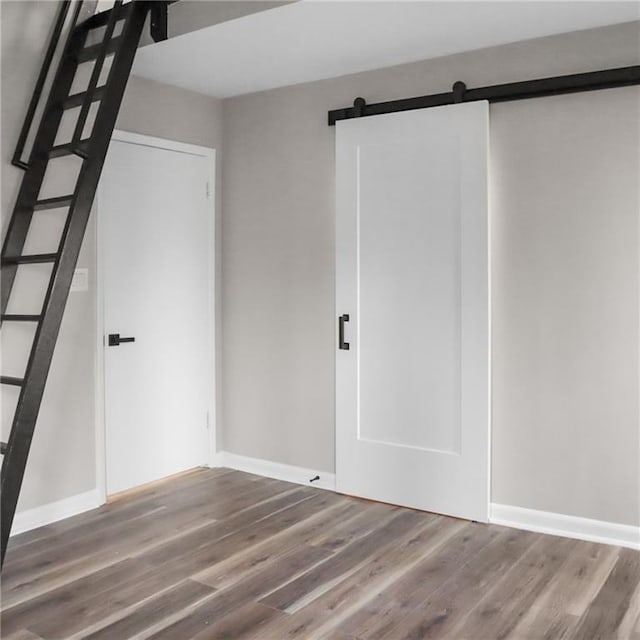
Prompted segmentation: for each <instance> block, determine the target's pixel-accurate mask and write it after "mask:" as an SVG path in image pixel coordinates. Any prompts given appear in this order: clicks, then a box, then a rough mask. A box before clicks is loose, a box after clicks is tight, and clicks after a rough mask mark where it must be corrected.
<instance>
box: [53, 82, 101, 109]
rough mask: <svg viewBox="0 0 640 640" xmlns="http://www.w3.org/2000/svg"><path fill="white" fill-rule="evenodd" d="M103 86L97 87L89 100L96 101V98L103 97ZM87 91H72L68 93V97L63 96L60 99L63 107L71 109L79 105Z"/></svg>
mask: <svg viewBox="0 0 640 640" xmlns="http://www.w3.org/2000/svg"><path fill="white" fill-rule="evenodd" d="M104 93H105V88H104V86H102V87H98V88H97V89H96V90H95V91H94V92H93V95H92V96H91V102H97V101H98V100H102V98H103V97H104ZM86 97H87V92H86V91H81V92H80V93H74V94H72V95H70V96H69V97H68V98H65V99H64V100H63V101H62V103H61V104H62V108H63V109H73V108H74V107H79V106H80V105H81V104H82V103H83V102H84V101H85V99H86Z"/></svg>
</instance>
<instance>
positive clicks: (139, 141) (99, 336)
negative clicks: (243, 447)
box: [93, 129, 218, 504]
mask: <svg viewBox="0 0 640 640" xmlns="http://www.w3.org/2000/svg"><path fill="white" fill-rule="evenodd" d="M111 139H112V140H115V141H117V142H125V143H129V144H135V145H140V146H145V147H155V148H157V149H167V150H170V151H177V152H179V153H188V154H191V155H197V156H202V157H204V158H206V160H207V161H208V165H209V171H208V185H209V186H208V199H209V201H210V203H211V204H210V207H211V208H210V213H211V215H210V218H209V259H208V262H209V274H208V275H209V278H208V279H209V287H208V290H209V304H208V309H209V321H208V334H209V343H208V345H207V351H208V353H209V354H210V357H209V376H210V378H209V379H210V383H209V394H208V399H207V405H208V416H209V419H208V426H209V450H208V455H207V461H208V464H209V465H210V466H216V452H217V437H216V423H217V420H216V417H217V416H216V362H217V358H218V355H217V349H216V333H215V332H216V314H215V312H216V308H215V301H216V286H215V283H216V278H215V275H216V274H215V247H216V237H215V229H216V198H215V184H216V150H215V149H213V148H210V147H201V146H198V145H193V144H187V143H184V142H177V141H175V140H166V139H164V138H155V137H152V136H146V135H141V134H138V133H130V132H128V131H120V130H117V129H115V130H114V132H113V135H112V136H111ZM101 189H102V182H101V183H100V184H99V185H98V190H97V192H96V198H95V202H94V207H93V214H94V215H95V216H96V218H95V219H96V226H95V228H96V231H95V233H96V345H95V349H96V360H95V361H96V371H95V385H96V386H95V408H96V409H95V438H96V487H97V490H98V494H99V496H100V503H101V504H103V503H104V502H106V500H107V465H106V429H107V424H106V419H105V370H104V367H105V358H104V330H105V323H104V275H105V273H104V271H105V264H104V246H103V242H104V231H103V230H104V227H103V220H102V218H101V215H100V197H101V195H102V192H101Z"/></svg>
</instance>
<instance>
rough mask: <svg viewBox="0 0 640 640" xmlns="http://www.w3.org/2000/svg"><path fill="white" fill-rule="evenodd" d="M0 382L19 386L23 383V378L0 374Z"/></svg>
mask: <svg viewBox="0 0 640 640" xmlns="http://www.w3.org/2000/svg"><path fill="white" fill-rule="evenodd" d="M0 384H10V385H12V386H14V387H21V386H22V385H23V384H24V379H23V378H16V377H14V376H0Z"/></svg>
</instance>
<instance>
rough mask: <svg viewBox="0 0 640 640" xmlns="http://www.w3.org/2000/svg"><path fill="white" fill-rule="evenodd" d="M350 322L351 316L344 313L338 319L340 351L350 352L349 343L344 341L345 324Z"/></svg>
mask: <svg viewBox="0 0 640 640" xmlns="http://www.w3.org/2000/svg"><path fill="white" fill-rule="evenodd" d="M345 322H349V314H348V313H343V314H342V315H341V316H340V317H339V318H338V349H344V350H345V351H349V343H348V342H345V341H344V323H345Z"/></svg>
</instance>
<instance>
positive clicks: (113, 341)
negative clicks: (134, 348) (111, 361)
mask: <svg viewBox="0 0 640 640" xmlns="http://www.w3.org/2000/svg"><path fill="white" fill-rule="evenodd" d="M135 341H136V339H135V338H121V337H120V334H119V333H110V334H109V341H108V344H109V346H110V347H117V346H118V345H119V344H120V343H121V342H135Z"/></svg>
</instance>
